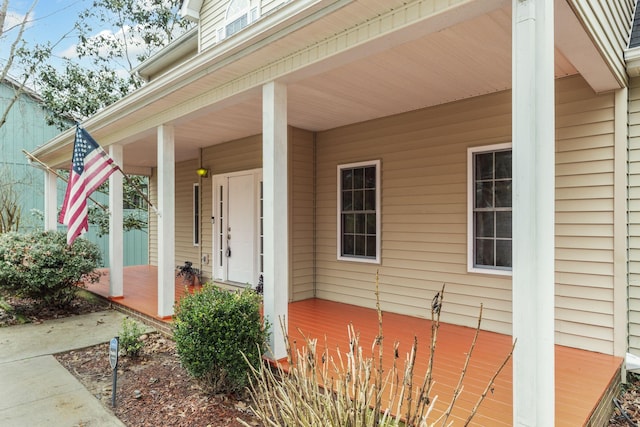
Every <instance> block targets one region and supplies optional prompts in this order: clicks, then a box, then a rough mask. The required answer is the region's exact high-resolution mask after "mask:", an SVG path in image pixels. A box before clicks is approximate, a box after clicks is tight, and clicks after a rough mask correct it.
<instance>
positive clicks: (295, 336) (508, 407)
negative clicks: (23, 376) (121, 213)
mask: <svg viewBox="0 0 640 427" xmlns="http://www.w3.org/2000/svg"><path fill="white" fill-rule="evenodd" d="M156 284H157V270H156V268H155V267H153V266H136V267H127V268H125V285H124V298H121V299H116V300H114V302H115V303H117V304H122V305H124V306H127V307H129V308H132V309H134V310H136V311H139V312H142V313H143V314H146V315H149V316H152V317H157V316H156V314H157V285H156ZM89 290H90V291H92V292H94V293H97V294H99V295H102V296H105V297H106V296H108V291H109V286H108V277H107V276H105V277H104V278H103V280H102V281H101V282H100V283H97V284H93V285H90V286H89ZM184 292H185V287H184V286H183V285H181V284H180V283H177V284H176V300H179V299H180V297H181V295H182V294H184ZM383 308H384V307H383ZM444 310H446V300H445V306H444ZM350 322H352V323H353V325H354V327H355V329H356V331H359V333H360V344H361V345H362V347H363V349H364V350H365V352H367V351H369V349H370V348H371V344H372V343H373V340H374V338H375V337H376V336H377V334H378V323H377V314H376V312H375V310H371V309H367V308H362V307H357V306H353V305H347V304H342V303H337V302H332V301H326V300H320V299H309V300H305V301H300V302H295V303H291V304H289V334H290V337H291V338H292V340H295V341H296V345H297V346H301V345H303V344H304V340H303V339H302V336H301V335H300V333H299V332H298V330H300V331H302V332H303V333H304V334H305V335H307V336H309V337H315V338H318V348H321V347H322V346H323V345H324V341H325V337H326V340H327V343H328V348H329V350H330V351H334V350H335V349H336V348H337V347H339V348H340V349H341V351H342V352H344V351H346V349H347V348H348V335H347V326H348V324H349V323H350ZM383 328H384V347H385V365H386V366H388V367H386V368H385V370H386V371H388V370H389V367H390V365H391V363H392V361H393V357H392V349H393V343H394V342H395V341H398V342H399V343H400V348H399V350H400V351H399V353H400V359H401V360H404V357H405V354H406V353H407V352H408V351H409V350H410V346H411V344H412V342H413V337H414V334H415V335H416V336H417V337H418V343H419V349H418V354H417V363H416V374H415V378H416V379H415V380H414V383H418V382H419V381H421V380H422V377H423V375H424V372H425V371H426V366H427V362H428V356H429V350H428V346H429V341H430V333H431V332H430V331H431V326H430V321H429V320H426V319H419V318H415V317H410V316H403V315H400V314H394V313H384V318H383ZM473 334H474V330H473V329H471V328H466V327H461V326H455V325H450V324H444V323H441V325H440V331H439V332H438V340H437V348H436V356H435V362H434V380H435V382H436V384H435V386H434V393H433V395H438V400H437V402H436V406H435V410H436V411H437V410H442V409H443V408H444V407H446V404H447V403H448V401H449V400H450V396H451V395H452V392H453V390H454V388H455V385H456V384H457V382H458V378H459V374H460V370H461V368H462V366H463V364H464V360H465V355H466V353H467V352H468V350H469V347H470V345H471V341H472V339H473ZM510 344H511V337H510V336H507V335H501V334H496V333H492V332H485V331H483V332H481V333H480V337H479V339H478V342H477V343H476V348H475V350H474V355H473V357H472V359H471V363H470V366H469V368H468V371H467V374H466V377H465V382H464V391H463V393H462V395H461V397H460V398H459V401H458V404H457V408H458V410H457V411H454V413H453V415H454V419H455V423H454V425H460V423H461V419H460V418H461V417H464V418H466V415H467V414H468V412H469V409H470V408H471V407H473V405H474V404H475V401H476V400H477V397H478V396H479V394H480V393H481V392H482V391H483V390H484V388H485V386H486V384H487V382H488V381H489V379H490V378H491V376H492V375H493V373H494V371H495V369H496V368H497V367H498V366H499V365H500V364H501V362H502V360H503V359H504V357H505V356H506V355H507V354H508V352H509V350H510ZM365 354H366V353H365ZM555 362H556V426H580V425H584V424H585V423H586V422H587V421H588V420H589V418H590V416H591V414H592V412H593V411H594V409H595V408H596V406H597V405H598V404H599V403H600V401H601V400H602V396H603V394H604V393H605V391H606V390H607V387H608V386H609V384H610V383H611V380H612V379H613V378H615V377H616V376H617V375H620V365H621V363H622V360H621V358H617V357H613V356H609V355H604V354H600V353H594V352H588V351H584V350H578V349H574V348H569V347H563V346H556V361H555ZM511 378H512V369H511V363H509V365H508V366H506V367H505V369H504V370H503V371H502V373H501V374H500V375H499V376H498V378H497V379H496V382H495V386H494V391H493V393H492V394H489V395H488V396H487V398H486V399H485V401H484V402H483V404H482V406H481V408H480V410H479V411H478V414H477V415H476V417H475V418H474V421H473V423H472V425H480V426H509V425H511V424H512V422H511V419H512V381H511Z"/></svg>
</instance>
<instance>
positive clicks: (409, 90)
mask: <svg viewBox="0 0 640 427" xmlns="http://www.w3.org/2000/svg"><path fill="white" fill-rule="evenodd" d="M481 1H482V2H485V1H487V4H488V3H489V2H488V0H481ZM355 3H360V2H354V4H355ZM480 4H482V3H480ZM492 4H493V5H497V6H494V8H493V9H491V10H487V11H486V12H483V13H481V14H479V15H477V16H475V17H473V16H472V17H470V18H469V19H463V20H462V21H461V22H460V23H458V24H456V25H453V26H450V27H447V28H444V29H441V30H439V31H428V34H421V33H424V32H427V31H424V30H421V29H420V28H417V29H416V28H414V29H411V30H406V31H404V33H402V34H401V35H400V37H393V36H392V37H387V38H383V39H381V40H378V41H374V42H368V43H366V44H364V45H362V46H358V47H357V48H356V49H354V50H353V51H352V52H350V53H349V54H348V55H343V56H342V57H339V58H332V59H331V60H325V61H323V62H320V63H316V64H314V65H313V66H311V67H306V68H303V69H300V70H298V71H295V72H293V73H291V74H289V75H287V76H285V77H284V78H282V79H281V80H282V81H284V82H285V83H287V84H288V121H289V123H290V125H292V126H295V127H299V128H302V129H307V130H312V131H322V130H326V129H332V128H336V127H340V126H344V125H348V124H351V123H356V122H361V121H366V120H371V119H375V118H378V117H383V116H388V115H393V114H398V113H401V112H405V111H411V110H415V109H418V108H424V107H429V106H433V105H439V104H444V103H448V102H453V101H456V100H460V99H465V98H469V97H474V96H478V95H483V94H488V93H492V92H497V91H502V90H507V89H509V88H510V87H511V6H510V2H508V1H506V2H503V1H493V2H492ZM556 9H557V13H556V15H557V16H561V17H562V19H563V22H562V23H558V22H557V24H556V27H558V26H561V25H565V26H566V25H567V19H568V18H567V17H569V18H572V19H574V20H575V16H574V15H573V12H572V11H571V9H570V8H569V6H568V5H567V4H566V3H565V1H557V2H556ZM353 12H354V9H349V7H344V8H342V9H340V10H338V11H336V12H334V13H333V14H332V15H330V16H329V17H326V18H324V20H323V21H322V22H321V23H316V24H313V25H318V26H320V25H324V26H325V27H324V28H326V27H330V26H332V25H334V26H335V27H336V28H344V22H343V21H344V20H345V19H346V18H349V16H350V15H351V14H352V13H353ZM557 21H558V20H557ZM576 22H577V20H575V22H573V25H574V28H575V24H576ZM313 25H309V26H306V27H304V28H303V29H301V30H299V31H297V32H295V33H293V34H292V35H290V36H287V38H285V39H283V40H280V41H278V42H277V43H275V45H276V46H272V47H271V48H270V49H275V48H280V49H281V50H280V51H278V52H283V50H284V49H288V50H286V51H284V52H291V51H292V49H294V47H292V46H295V49H298V48H299V47H298V46H297V45H296V44H295V43H296V42H299V41H300V39H301V37H303V36H302V35H301V34H300V33H305V32H310V31H318V28H313ZM340 25H342V26H340ZM578 25H579V24H578ZM573 33H575V31H574V32H567V31H562V30H560V31H559V32H558V34H560V36H561V37H562V40H558V37H559V36H558V35H557V36H556V49H555V75H556V77H564V76H569V75H573V74H578V73H581V74H583V75H585V76H586V75H589V76H596V77H594V79H595V78H597V73H598V72H602V70H601V68H602V60H601V58H594V57H593V46H592V45H591V43H590V42H588V43H587V42H586V40H587V39H588V37H585V34H577V35H575V36H572V34H573ZM307 35H308V34H307ZM568 37H575V39H571V40H568V39H567V38H568ZM287 43H291V46H289V45H287ZM278 44H279V46H278ZM569 48H570V49H571V51H570V52H568V53H567V50H568V49H569ZM580 49H581V50H582V51H578V50H580ZM266 53H269V54H271V55H273V53H274V52H273V50H270V51H269V52H264V53H262V54H263V55H265V54H266ZM257 55H259V54H257ZM568 57H574V58H575V57H579V58H583V59H584V58H585V57H590V58H593V61H583V62H582V63H581V64H580V67H581V68H580V69H577V68H576V66H574V64H572V61H570V60H569V59H568ZM595 62H597V66H594V67H595V68H598V67H600V68H598V69H596V70H592V69H586V68H585V67H587V66H588V64H590V63H595ZM237 70H238V69H237V68H234V67H233V66H230V67H227V68H225V71H224V73H227V74H228V73H234V72H237ZM217 78H219V75H218V77H217ZM211 79H212V77H211V76H209V75H206V76H204V77H202V78H200V79H197V80H194V81H193V82H191V83H189V84H187V85H184V86H183V87H181V88H180V89H179V90H177V91H175V92H173V93H171V94H169V95H168V96H166V97H164V98H161V99H155V100H152V101H150V102H149V103H147V104H146V106H145V109H144V110H142V109H140V110H137V111H136V112H134V113H133V114H132V115H130V116H129V117H127V118H122V119H120V120H119V121H114V122H113V123H111V124H108V125H106V126H105V127H103V128H102V129H101V130H100V132H101V133H104V132H109V129H111V132H112V133H117V132H118V129H121V128H122V127H123V126H122V125H123V123H125V122H128V123H131V122H132V121H134V120H137V121H150V119H149V117H150V116H151V115H152V114H155V115H157V114H162V112H163V111H166V110H167V109H168V108H169V107H171V106H175V105H176V103H177V102H180V101H181V100H182V101H184V100H186V99H188V97H195V96H197V94H201V93H204V92H205V91H206V90H207V89H210V88H211V84H212V80H211ZM605 80H606V79H605ZM588 81H589V79H588ZM592 86H594V87H595V85H594V84H592ZM602 86H603V85H602V84H600V86H599V87H598V89H599V90H602V89H603V87H602ZM150 122H151V121H150ZM170 123H171V124H172V125H173V126H174V128H175V136H176V161H184V160H188V159H194V158H197V156H198V152H199V148H201V147H207V146H211V145H214V144H219V143H222V142H226V141H231V140H235V139H239V138H242V137H246V136H250V135H256V134H260V133H261V132H262V94H261V90H260V88H255V89H252V90H250V91H247V92H244V93H243V94H242V95H240V96H234V97H232V98H229V99H227V100H225V101H222V102H219V103H217V104H214V105H211V106H207V107H203V108H201V109H199V110H198V111H196V112H188V113H186V114H185V115H183V116H182V117H181V118H180V119H178V120H173V121H170ZM94 136H96V135H94ZM96 138H97V139H98V140H100V139H99V137H96ZM119 142H120V143H122V144H125V147H124V158H125V162H126V166H127V167H129V168H134V167H143V168H149V167H153V166H155V165H156V157H157V156H156V131H155V126H151V125H150V126H149V128H148V130H147V131H145V132H143V133H139V134H137V135H135V136H126V135H123V136H122V138H121V139H120V141H119ZM68 149H69V157H70V147H69V148H68Z"/></svg>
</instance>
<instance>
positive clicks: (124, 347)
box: [119, 317, 144, 357]
mask: <svg viewBox="0 0 640 427" xmlns="http://www.w3.org/2000/svg"><path fill="white" fill-rule="evenodd" d="M143 333H144V329H143V328H142V327H141V326H140V325H139V324H138V322H136V321H135V320H131V319H129V318H128V317H125V318H124V319H122V330H121V331H120V338H119V344H120V350H121V351H122V353H123V354H125V355H126V356H131V357H137V356H138V355H139V354H140V350H142V347H144V342H143V341H141V340H140V336H141V335H142V334H143Z"/></svg>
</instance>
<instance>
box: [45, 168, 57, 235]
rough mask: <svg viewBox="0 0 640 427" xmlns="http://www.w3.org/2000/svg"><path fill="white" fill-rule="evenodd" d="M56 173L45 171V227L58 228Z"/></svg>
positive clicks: (46, 228) (49, 228) (50, 229)
mask: <svg viewBox="0 0 640 427" xmlns="http://www.w3.org/2000/svg"><path fill="white" fill-rule="evenodd" d="M57 178H58V177H57V176H56V174H55V173H53V172H49V171H44V229H45V231H56V230H57V229H58V187H57V181H56V179H57Z"/></svg>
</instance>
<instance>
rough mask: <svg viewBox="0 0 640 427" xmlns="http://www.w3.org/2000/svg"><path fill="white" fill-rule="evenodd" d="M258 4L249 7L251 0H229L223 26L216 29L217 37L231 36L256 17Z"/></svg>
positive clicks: (258, 11)
mask: <svg viewBox="0 0 640 427" xmlns="http://www.w3.org/2000/svg"><path fill="white" fill-rule="evenodd" d="M259 15H260V10H259V6H254V7H251V0H231V2H230V3H229V6H228V7H227V13H226V15H225V20H224V26H223V27H222V28H220V29H219V30H218V39H219V40H222V39H224V38H227V37H229V36H232V35H234V34H236V33H237V32H239V31H240V30H242V29H243V28H244V27H246V26H247V25H249V24H250V23H252V22H254V21H255V20H257V19H258V16H259Z"/></svg>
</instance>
